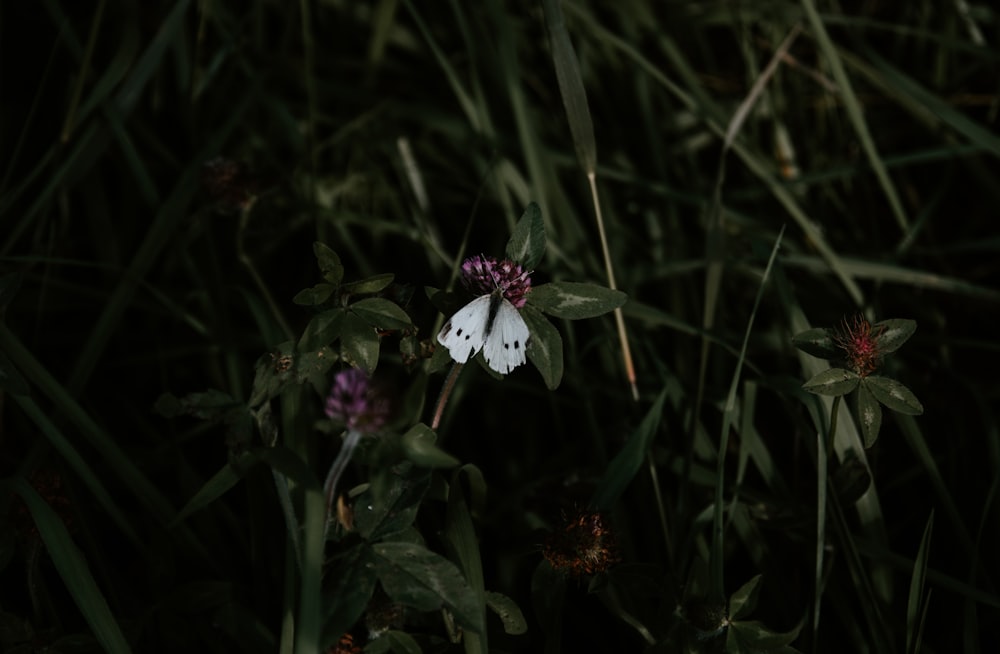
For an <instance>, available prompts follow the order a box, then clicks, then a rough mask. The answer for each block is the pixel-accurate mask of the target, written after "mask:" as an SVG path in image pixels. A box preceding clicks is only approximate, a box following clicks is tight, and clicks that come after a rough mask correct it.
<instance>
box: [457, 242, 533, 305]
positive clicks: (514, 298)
mask: <svg viewBox="0 0 1000 654" xmlns="http://www.w3.org/2000/svg"><path fill="white" fill-rule="evenodd" d="M530 274H531V273H530V272H529V271H526V270H525V269H524V268H523V267H522V266H521V265H520V264H517V263H514V262H513V261H511V260H510V259H502V260H499V261H498V260H497V259H496V258H495V257H486V256H483V255H481V254H477V255H475V256H473V257H469V258H468V259H466V260H465V261H464V262H463V263H462V283H463V284H465V287H466V288H467V289H469V291H470V292H471V293H473V294H474V295H486V294H487V293H492V292H493V291H495V290H496V289H500V292H501V293H503V296H504V298H505V299H506V300H507V301H508V302H510V303H511V304H512V305H514V308H515V309H520V308H521V307H523V306H524V303H525V302H526V301H527V295H528V292H529V291H531V277H530Z"/></svg>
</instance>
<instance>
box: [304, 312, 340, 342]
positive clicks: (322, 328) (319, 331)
mask: <svg viewBox="0 0 1000 654" xmlns="http://www.w3.org/2000/svg"><path fill="white" fill-rule="evenodd" d="M345 315H346V312H345V311H344V310H343V309H340V308H337V309H330V310H328V311H324V312H322V313H318V314H316V315H315V316H313V317H312V320H310V321H309V324H308V325H306V328H305V330H304V331H303V332H302V338H300V339H299V344H298V347H297V349H298V350H299V352H315V351H316V350H318V349H320V348H321V347H325V346H327V345H330V344H331V343H333V342H334V341H335V340H337V339H338V338H340V332H341V329H342V327H343V324H344V316H345Z"/></svg>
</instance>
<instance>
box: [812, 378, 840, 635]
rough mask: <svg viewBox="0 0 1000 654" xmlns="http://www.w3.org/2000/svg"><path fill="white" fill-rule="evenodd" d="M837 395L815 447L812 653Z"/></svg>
mask: <svg viewBox="0 0 1000 654" xmlns="http://www.w3.org/2000/svg"><path fill="white" fill-rule="evenodd" d="M841 397H842V396H840V395H838V396H836V397H834V398H833V405H832V408H831V409H830V428H829V431H827V434H826V438H825V439H824V438H822V435H818V440H819V441H820V442H819V443H817V447H816V571H815V575H816V576H815V579H814V582H815V587H814V591H813V593H814V594H813V621H812V632H813V634H812V635H813V651H815V650H816V646H817V645H818V639H819V615H820V605H821V601H822V597H823V548H824V547H825V544H826V495H827V493H826V491H827V482H828V475H827V470H828V467H829V462H830V461H831V460H832V458H833V457H834V456H835V454H834V449H833V443H834V439H835V438H836V435H837V415H838V414H839V413H840V399H841Z"/></svg>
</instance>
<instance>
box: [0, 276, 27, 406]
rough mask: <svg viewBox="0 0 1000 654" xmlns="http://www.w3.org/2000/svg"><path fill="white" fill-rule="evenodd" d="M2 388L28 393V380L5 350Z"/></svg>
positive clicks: (1, 359) (1, 355) (0, 366)
mask: <svg viewBox="0 0 1000 654" xmlns="http://www.w3.org/2000/svg"><path fill="white" fill-rule="evenodd" d="M8 276H9V275H8ZM0 292H2V290H0ZM0 390H4V391H7V392H8V393H11V394H13V395H27V394H28V382H26V381H25V380H24V377H22V376H21V373H19V372H18V371H17V368H15V367H14V362H12V361H11V360H10V359H8V358H7V355H5V354H4V353H3V352H0Z"/></svg>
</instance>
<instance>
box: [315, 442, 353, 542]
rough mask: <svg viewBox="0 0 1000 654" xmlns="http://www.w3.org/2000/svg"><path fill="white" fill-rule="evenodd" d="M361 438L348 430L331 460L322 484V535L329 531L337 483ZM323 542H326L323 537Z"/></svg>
mask: <svg viewBox="0 0 1000 654" xmlns="http://www.w3.org/2000/svg"><path fill="white" fill-rule="evenodd" d="M361 436H362V434H361V432H360V431H358V430H357V429H351V430H348V432H347V438H345V439H344V444H343V445H341V447H340V452H339V453H338V454H337V458H336V459H334V460H333V464H332V465H331V466H330V472H329V473H327V475H326V481H325V482H324V483H323V492H324V494H325V496H326V526H325V527H324V534H325V533H326V531H327V530H329V529H330V516H331V514H332V513H333V503H334V501H335V500H336V495H337V483H338V482H339V481H340V476H341V475H343V474H344V470H346V469H347V464H348V462H349V461H350V460H351V456H353V455H354V450H355V448H357V446H358V443H360V442H361ZM323 540H324V541H325V540H326V538H325V536H324V539H323Z"/></svg>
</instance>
